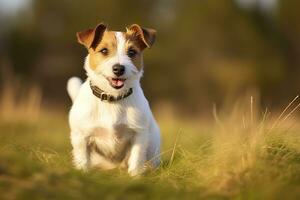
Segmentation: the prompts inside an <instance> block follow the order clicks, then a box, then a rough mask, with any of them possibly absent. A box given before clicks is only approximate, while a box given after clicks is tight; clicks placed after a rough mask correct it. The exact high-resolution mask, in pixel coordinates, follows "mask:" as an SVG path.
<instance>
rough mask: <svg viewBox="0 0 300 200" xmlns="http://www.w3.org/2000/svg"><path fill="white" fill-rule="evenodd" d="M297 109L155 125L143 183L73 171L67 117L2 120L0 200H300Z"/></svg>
mask: <svg viewBox="0 0 300 200" xmlns="http://www.w3.org/2000/svg"><path fill="white" fill-rule="evenodd" d="M296 101H297V98H296V99H295V100H293V101H292V102H291V104H290V105H289V106H287V107H286V109H284V111H283V112H282V113H281V114H280V115H278V116H279V117H275V118H272V115H271V114H270V113H269V112H263V113H261V114H259V112H258V111H257V110H255V108H254V107H255V106H254V105H253V99H252V98H251V105H250V106H245V105H242V104H237V105H236V106H235V107H233V108H231V109H227V110H226V109H224V110H223V111H222V112H217V111H216V109H215V110H214V112H213V115H214V118H215V120H213V121H210V120H200V119H199V120H184V119H179V118H177V119H176V120H167V119H168V118H166V117H165V118H164V119H160V118H158V121H159V122H160V126H161V130H162V139H163V147H162V164H161V167H160V168H159V169H158V170H156V171H152V172H148V173H147V174H145V175H144V176H143V177H140V178H131V177H129V176H128V175H127V173H126V172H123V171H120V170H114V171H99V170H92V171H90V172H88V173H82V172H80V171H76V170H74V169H73V168H72V166H71V154H70V152H71V146H70V142H69V129H68V125H67V115H66V114H58V113H56V114H40V117H38V118H36V119H34V120H27V119H26V118H25V119H24V118H22V119H14V120H11V117H10V118H9V119H5V118H3V117H2V119H1V120H0V195H1V199H111V200H114V199H122V200H124V199H125V200H126V199H189V200H190V199H191V200H192V199H299V198H300V135H299V130H300V128H299V126H297V122H298V121H297V120H296V119H293V118H292V115H293V113H294V112H295V111H296V109H295V108H297V105H295V102H296ZM249 107H250V108H249ZM248 108H249V109H248Z"/></svg>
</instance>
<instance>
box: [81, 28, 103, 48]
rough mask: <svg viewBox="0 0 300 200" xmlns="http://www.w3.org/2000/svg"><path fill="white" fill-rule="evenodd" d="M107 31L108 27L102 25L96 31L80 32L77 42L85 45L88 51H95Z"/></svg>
mask: <svg viewBox="0 0 300 200" xmlns="http://www.w3.org/2000/svg"><path fill="white" fill-rule="evenodd" d="M105 30H106V25H104V24H102V23H100V24H98V25H97V26H96V27H95V28H94V29H87V30H85V31H81V32H78V33H77V34H76V35H77V40H78V42H79V43H80V44H82V45H84V46H85V47H86V48H87V49H89V48H93V49H95V48H96V47H97V45H98V44H99V43H100V42H101V39H102V36H103V34H104V32H105Z"/></svg>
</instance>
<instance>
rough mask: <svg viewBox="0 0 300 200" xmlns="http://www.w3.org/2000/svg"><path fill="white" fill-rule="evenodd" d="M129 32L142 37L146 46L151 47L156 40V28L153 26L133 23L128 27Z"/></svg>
mask: <svg viewBox="0 0 300 200" xmlns="http://www.w3.org/2000/svg"><path fill="white" fill-rule="evenodd" d="M127 34H130V35H134V36H135V37H137V38H138V39H140V40H141V42H142V44H143V45H144V48H146V47H148V48H150V47H151V46H152V45H153V44H154V42H155V37H156V30H154V29H151V28H142V27H140V26H139V25H137V24H132V25H131V26H130V27H129V28H128V29H127Z"/></svg>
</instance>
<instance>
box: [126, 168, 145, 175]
mask: <svg viewBox="0 0 300 200" xmlns="http://www.w3.org/2000/svg"><path fill="white" fill-rule="evenodd" d="M145 171H146V168H145V167H144V166H141V167H138V168H133V169H128V174H129V175H130V176H140V175H142V174H143V173H144V172H145Z"/></svg>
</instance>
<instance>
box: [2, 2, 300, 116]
mask: <svg viewBox="0 0 300 200" xmlns="http://www.w3.org/2000/svg"><path fill="white" fill-rule="evenodd" d="M299 8H300V1H297V0H194V1H183V0H181V1H180V0H151V1H150V0H139V1H131V0H128V1H124V0H110V1H104V0H103V1H100V0H89V1H81V0H43V1H39V0H0V66H1V67H0V68H1V70H0V73H1V76H0V78H1V80H0V81H1V84H0V90H1V92H0V95H1V96H0V97H1V98H0V101H1V110H2V112H5V110H6V111H7V112H12V113H14V112H15V111H16V109H18V111H20V110H21V111H22V113H25V112H31V113H34V112H38V110H39V108H48V109H52V108H55V109H57V110H63V111H67V110H68V109H69V107H68V106H70V104H71V102H70V100H69V99H68V96H67V93H66V90H65V85H66V81H67V79H68V78H69V77H70V76H80V77H82V78H84V77H85V72H84V70H83V59H84V57H85V56H86V53H87V52H86V50H85V49H84V47H83V46H81V45H79V44H78V43H77V41H76V37H75V33H76V32H77V31H80V30H84V29H87V28H89V27H94V26H95V25H96V24H97V23H99V22H104V23H106V24H108V25H109V28H110V29H111V30H125V27H126V26H129V25H130V24H132V23H138V24H140V25H142V26H144V27H151V28H154V29H156V30H157V32H158V35H157V41H156V44H155V45H154V46H153V48H152V49H150V50H147V51H145V56H144V59H145V77H144V78H143V79H142V85H143V87H144V91H145V93H146V96H147V97H148V99H149V100H150V102H151V105H152V106H153V107H154V108H165V109H166V110H168V109H169V110H176V112H180V113H188V114H189V115H191V114H199V113H200V114H204V113H207V112H211V110H212V107H213V104H216V105H222V104H224V103H226V102H231V101H234V100H235V99H236V98H238V97H243V96H245V95H247V94H249V93H250V94H251V95H254V96H256V98H257V99H260V101H259V105H260V106H262V107H266V106H268V107H271V108H275V109H276V108H277V107H279V106H282V104H283V103H286V102H288V101H289V100H290V99H292V98H293V97H295V96H296V95H297V94H298V92H299V87H300V79H299V74H300V68H299V65H300V26H299V22H300V12H299ZM66 105H68V106H66ZM174 108H176V109H174Z"/></svg>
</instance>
